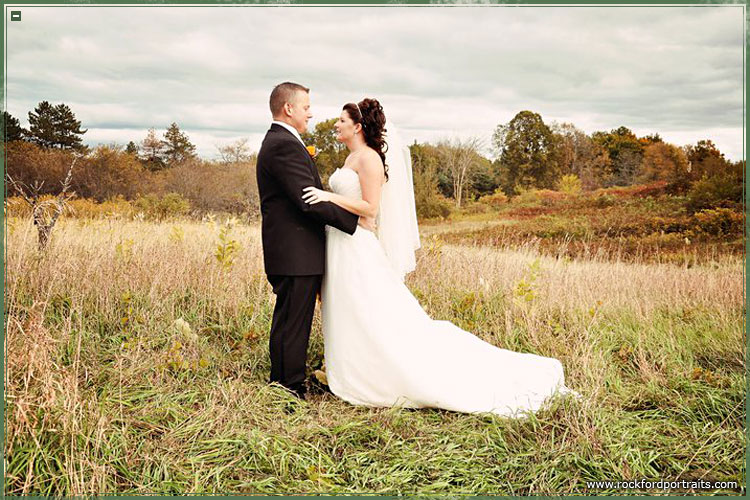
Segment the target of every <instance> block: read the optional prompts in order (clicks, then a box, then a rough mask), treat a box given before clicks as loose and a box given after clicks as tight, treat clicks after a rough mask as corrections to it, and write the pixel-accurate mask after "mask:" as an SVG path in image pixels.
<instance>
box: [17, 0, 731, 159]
mask: <svg viewBox="0 0 750 500" xmlns="http://www.w3.org/2000/svg"><path fill="white" fill-rule="evenodd" d="M14 10H15V9H14ZM20 10H21V11H22V21H20V22H10V20H9V19H10V14H9V12H7V11H6V16H7V17H8V20H7V22H6V26H7V47H6V50H7V54H6V62H7V80H6V83H7V95H6V106H7V110H8V111H9V112H10V113H11V114H12V115H13V116H15V117H16V118H18V119H19V120H20V121H21V123H22V125H24V126H27V125H28V117H27V113H28V112H29V111H30V110H32V109H33V108H34V107H35V106H36V105H37V103H39V102H40V101H42V100H47V101H50V102H51V103H53V104H56V103H59V102H64V103H66V104H67V105H69V106H70V107H71V109H72V110H73V112H74V113H75V114H76V116H77V118H78V119H79V120H81V121H82V122H83V123H82V124H83V127H84V128H88V132H87V133H86V134H85V135H84V138H85V141H86V142H87V143H88V144H90V145H95V144H98V143H110V142H118V143H121V144H125V143H127V142H128V141H130V140H132V141H135V142H139V141H141V140H142V139H143V138H144V137H145V136H146V131H147V129H148V128H150V127H154V128H155V129H156V130H157V132H158V133H159V134H160V135H161V134H163V133H164V131H165V129H166V127H167V126H168V125H169V124H170V123H172V122H177V124H178V125H179V126H180V128H181V129H182V130H184V131H185V132H186V133H187V134H188V136H189V137H190V139H191V140H192V142H193V143H195V144H196V145H197V146H198V152H199V154H200V155H201V156H204V157H207V158H211V157H215V156H216V155H217V150H216V146H217V145H224V144H227V143H230V142H232V141H234V140H236V139H238V138H241V137H247V138H249V139H250V144H251V146H252V148H253V149H254V150H257V149H258V148H259V147H260V142H261V140H262V137H263V135H264V134H265V131H266V130H267V129H268V125H269V123H270V119H271V118H270V112H269V110H268V95H269V93H270V91H271V89H272V88H273V86H274V85H275V84H276V83H279V82H282V81H285V80H291V81H296V82H299V83H302V84H303V85H306V86H309V87H311V88H312V92H311V100H312V110H313V114H314V118H313V120H312V124H311V126H312V125H314V123H316V122H318V121H322V120H325V119H328V118H333V117H336V116H338V115H339V113H340V110H341V106H342V105H343V104H344V103H346V102H349V101H354V100H359V99H362V98H363V97H375V98H377V99H379V100H380V101H381V103H382V104H383V106H384V108H385V112H386V116H387V117H388V118H389V119H392V120H394V122H395V123H396V124H397V125H398V127H399V129H400V131H401V133H402V135H403V136H404V140H405V142H409V143H410V142H412V141H413V140H415V139H416V140H418V141H420V142H422V141H430V142H435V141H437V140H439V139H441V138H447V137H451V136H462V137H465V136H469V135H478V136H480V137H482V138H484V139H485V140H486V141H487V142H489V139H490V137H491V135H492V132H493V130H494V129H495V127H496V126H497V125H498V124H500V123H507V122H508V121H510V120H511V119H512V118H513V116H514V115H515V114H516V113H518V112H519V111H521V110H526V109H528V110H532V111H535V112H537V113H540V114H541V116H542V118H543V119H544V121H545V122H546V123H550V122H552V121H558V122H572V123H573V124H575V125H576V126H578V127H579V128H581V129H583V130H584V131H586V132H587V133H591V132H594V131H596V130H610V129H613V128H617V127H619V126H621V125H624V126H627V127H629V128H631V129H632V130H634V131H635V132H636V133H637V134H638V135H646V134H650V133H659V134H660V135H661V136H662V137H663V138H664V139H665V140H667V141H669V142H672V143H675V144H678V145H683V144H688V143H694V142H696V141H698V140H699V139H704V138H710V139H712V140H713V141H714V142H715V143H716V144H717V145H718V146H719V148H720V149H721V151H723V152H724V153H725V154H726V155H727V157H728V158H731V159H734V160H737V159H741V158H742V154H743V152H742V119H743V117H742V113H743V50H742V49H743V43H744V40H743V37H744V32H743V30H744V19H743V10H742V6H740V5H731V6H727V5H724V6H691V7H670V6H667V7H614V6H612V7H608V6H601V7H531V6H524V7H518V6H430V7H405V6H390V7H385V6H384V7H290V6H202V7H175V6H148V7H95V6H59V7H23V8H21V9H20Z"/></svg>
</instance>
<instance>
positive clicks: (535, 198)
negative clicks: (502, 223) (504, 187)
mask: <svg viewBox="0 0 750 500" xmlns="http://www.w3.org/2000/svg"><path fill="white" fill-rule="evenodd" d="M516 192H517V193H518V194H517V195H516V196H515V197H513V204H516V205H538V204H539V203H540V202H541V201H542V198H541V196H539V192H538V191H537V190H536V189H524V188H521V187H518V188H516Z"/></svg>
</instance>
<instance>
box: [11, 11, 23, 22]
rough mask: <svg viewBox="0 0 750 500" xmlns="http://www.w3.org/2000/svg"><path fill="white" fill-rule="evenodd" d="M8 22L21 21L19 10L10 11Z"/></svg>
mask: <svg viewBox="0 0 750 500" xmlns="http://www.w3.org/2000/svg"><path fill="white" fill-rule="evenodd" d="M10 20H11V21H20V20H21V11H20V10H11V11H10Z"/></svg>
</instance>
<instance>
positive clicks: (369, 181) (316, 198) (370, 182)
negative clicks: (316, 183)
mask: <svg viewBox="0 0 750 500" xmlns="http://www.w3.org/2000/svg"><path fill="white" fill-rule="evenodd" d="M357 174H358V175H359V185H360V187H361V188H362V199H361V200H358V199H354V198H349V197H348V196H342V195H340V194H337V193H331V192H329V191H321V190H320V189H317V188H315V187H307V188H305V189H304V190H303V191H305V192H306V193H305V194H304V195H303V196H302V199H303V200H305V202H306V203H309V204H315V203H319V202H321V201H330V202H331V203H334V204H336V205H338V206H340V207H341V208H343V209H344V210H347V211H349V212H352V213H354V214H357V215H359V216H360V217H366V218H374V217H376V216H377V215H378V210H379V209H380V191H381V189H382V184H383V175H384V174H383V163H382V162H381V161H380V156H378V155H377V153H374V154H373V155H368V157H367V158H365V159H363V161H362V164H361V165H360V167H359V172H357Z"/></svg>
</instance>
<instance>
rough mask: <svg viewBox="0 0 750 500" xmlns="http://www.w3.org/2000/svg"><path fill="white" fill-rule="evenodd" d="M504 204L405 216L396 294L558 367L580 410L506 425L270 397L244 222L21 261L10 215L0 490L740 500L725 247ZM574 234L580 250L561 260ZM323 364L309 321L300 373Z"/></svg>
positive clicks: (56, 240) (91, 241)
mask: <svg viewBox="0 0 750 500" xmlns="http://www.w3.org/2000/svg"><path fill="white" fill-rule="evenodd" d="M634 203H639V202H634ZM657 205H658V204H657ZM515 208H516V209H517V208H518V207H515ZM513 209H514V208H508V209H507V210H505V209H503V210H498V211H497V212H492V213H490V212H484V213H477V214H473V215H472V214H464V215H462V216H459V217H456V219H458V220H457V221H456V222H457V223H458V224H455V225H452V224H449V223H446V222H442V223H439V222H437V221H434V222H428V223H425V224H423V225H422V231H423V239H422V243H423V246H422V249H421V250H420V251H419V252H418V267H417V270H416V271H415V272H414V273H412V274H411V275H410V276H409V277H408V280H407V285H408V286H409V287H410V289H411V290H412V291H413V293H414V294H415V295H416V297H417V298H418V299H419V301H420V303H421V304H422V305H423V307H424V308H425V309H426V310H427V311H428V312H429V313H430V314H431V315H432V317H434V318H435V319H446V320H450V321H453V322H455V323H456V324H458V325H459V326H461V327H462V328H465V329H467V330H470V331H472V332H474V333H475V334H476V335H478V336H479V337H481V338H483V339H484V340H486V341H488V342H491V343H493V344H494V345H497V346H500V347H503V348H508V349H513V350H518V351H524V352H534V353H538V354H542V355H545V356H552V357H556V358H559V359H560V360H561V361H562V363H563V365H564V366H565V370H566V376H567V379H568V383H569V385H570V386H571V387H573V388H574V389H576V390H577V391H579V392H580V393H581V394H583V396H584V397H583V400H582V401H580V402H574V401H569V402H565V403H555V404H553V405H552V406H550V407H549V408H547V409H545V410H543V411H541V412H540V413H539V414H538V415H537V416H536V417H532V418H529V419H526V420H520V421H519V420H507V419H503V418H499V417H494V416H487V415H464V414H457V413H452V412H447V411H441V410H416V411H415V410H402V409H369V408H361V407H354V406H351V405H349V404H347V403H345V402H343V401H340V400H338V399H337V398H335V397H334V396H332V395H330V394H327V393H318V394H314V395H313V396H312V397H311V398H310V400H309V401H308V402H306V403H297V402H296V401H295V400H292V399H290V398H289V396H288V395H287V394H286V393H285V392H283V391H281V390H279V389H277V388H274V387H270V386H268V385H267V384H266V383H265V380H266V378H267V376H268V371H269V361H268V346H267V340H268V330H269V326H270V319H271V313H272V310H273V295H272V294H271V290H270V287H269V285H268V284H267V282H266V280H265V276H264V275H263V273H262V260H261V250H260V243H259V230H258V227H257V225H245V224H234V225H226V226H224V229H223V233H222V224H221V223H213V222H194V221H186V220H175V221H171V222H161V223H156V222H148V221H137V220H136V221H129V220H107V219H101V220H91V219H86V218H81V219H62V220H61V221H60V223H58V227H57V228H55V233H54V235H53V240H52V244H51V247H50V248H49V249H48V251H47V252H46V254H44V255H38V254H37V252H36V242H35V237H36V235H35V229H34V228H33V226H31V224H30V221H29V220H28V219H26V218H11V219H9V220H8V222H7V233H6V234H7V249H6V263H5V264H6V275H5V308H6V315H5V318H4V320H5V325H4V326H5V331H6V334H5V352H6V380H5V383H6V434H5V435H6V438H5V443H4V446H5V459H6V463H5V465H6V476H5V484H4V487H5V493H6V494H9V495H18V494H37V495H97V494H147V493H156V494H183V493H235V494H242V493H387V494H399V493H400V494H417V493H422V494H460V493H472V494H484V495H495V494H496V495H567V494H595V493H624V491H622V490H614V489H609V490H608V489H603V490H596V491H592V490H590V489H587V487H586V481H596V480H628V479H653V480H658V479H665V480H666V479H669V480H676V479H686V480H698V479H703V480H705V481H736V482H737V483H738V484H739V485H741V487H742V488H743V491H744V482H745V473H746V471H745V448H746V438H745V410H746V408H745V396H746V382H745V363H746V355H745V337H744V317H745V303H744V296H743V284H744V256H743V255H742V254H741V252H738V251H737V250H738V248H739V245H738V243H737V242H736V241H734V239H736V238H734V237H731V238H734V239H731V238H724V239H725V240H727V241H729V243H727V244H723V243H722V242H721V241H722V236H720V235H715V236H713V237H712V238H711V237H708V236H706V237H703V239H701V237H694V238H693V241H691V243H690V244H687V243H684V241H683V243H681V244H682V245H683V246H682V247H680V246H679V245H678V244H677V243H674V246H669V245H665V246H664V248H667V247H668V248H670V250H669V252H666V253H668V254H669V255H680V257H670V258H668V259H660V258H656V257H655V256H656V255H658V254H656V253H654V252H652V251H644V252H642V253H641V254H640V257H636V256H633V255H630V254H628V253H627V252H628V251H629V250H630V247H629V246H627V245H625V244H623V243H615V242H614V239H611V240H607V239H606V238H605V237H603V236H602V234H601V233H597V231H599V229H598V228H600V227H602V226H601V225H600V224H599V222H596V221H595V220H594V219H591V220H589V222H588V225H586V228H587V231H588V232H584V233H581V234H582V235H583V236H581V239H580V240H578V239H576V238H578V236H568V237H567V239H566V237H565V236H564V233H565V232H564V231H563V233H559V234H558V233H552V232H551V233H550V234H549V235H548V236H543V235H541V234H537V235H536V236H535V237H528V235H529V234H531V232H533V231H544V230H547V229H549V228H551V227H553V226H554V225H556V224H557V225H558V226H560V227H571V228H573V227H578V226H579V225H580V224H581V223H582V221H583V219H576V218H575V217H577V216H576V215H575V213H574V211H575V210H577V209H573V208H570V210H571V211H570V212H567V214H568V215H563V214H564V212H561V211H557V212H556V213H557V215H553V217H556V218H557V219H554V220H550V219H549V218H548V219H546V220H545V219H542V220H541V221H539V220H537V219H534V218H526V219H524V218H523V215H522V213H519V212H515V213H512V210H513ZM560 210H562V209H560ZM581 210H583V209H581ZM638 210H639V209H637V207H633V212H632V214H635V213H636V211H638ZM659 210H660V208H659V207H658V206H656V207H655V208H654V212H653V213H652V214H651V215H649V216H648V217H649V218H650V219H649V220H653V218H658V217H665V215H663V214H661V213H660V212H659ZM638 213H641V214H642V211H641V212H638ZM591 214H593V215H592V217H594V216H601V215H602V212H591ZM632 214H631V215H632ZM547 215H550V214H547ZM579 216H580V214H579ZM641 216H642V217H645V216H643V215H641ZM581 217H583V216H581ZM612 217H613V220H614V217H616V216H615V215H612ZM617 217H620V216H617ZM627 217H630V215H628V214H627V213H625V215H622V216H621V219H620V220H621V221H622V220H625V218H627ZM679 217H683V216H679ZM683 219H685V220H688V219H689V216H687V215H685V216H684V217H683ZM597 220H598V219H597ZM506 221H510V222H506ZM639 221H641V222H642V221H643V219H637V220H633V221H632V222H633V227H635V226H637V225H638V224H637V223H638V222H639ZM461 224H463V226H462V225H461ZM640 227H643V225H642V224H640ZM690 227H692V226H690ZM510 228H518V231H519V232H517V233H516V232H513V233H509V232H507V231H510ZM545 228H546V229H545ZM688 229H690V228H689V227H687V226H686V229H685V230H688ZM504 230H505V231H506V232H505V233H504V232H503V231H504ZM514 231H515V229H514ZM220 234H223V239H220ZM524 234H525V235H527V236H526V237H525V236H523V235H524ZM535 234H536V233H535ZM648 234H653V233H648ZM666 234H670V233H666V232H665V235H666ZM586 235H589V236H586ZM658 235H659V237H662V235H661V233H660V232H658ZM587 237H588V238H589V240H587V239H586V238H587ZM635 237H637V238H638V239H640V240H644V239H647V236H644V233H638V234H637V235H636V236H635ZM681 237H683V236H681ZM523 238H526V240H524V239H523ZM623 238H626V239H627V236H626V235H623ZM657 239H658V238H657ZM566 241H567V242H568V243H567V246H564V245H565V244H566V243H565V242H566ZM574 241H575V242H578V241H580V242H581V243H580V244H581V245H583V244H584V243H585V244H589V245H592V244H593V243H592V242H595V244H594V247H591V249H592V251H590V252H588V254H587V253H586V252H583V251H579V250H575V251H570V250H566V249H571V248H575V249H578V248H579V247H577V246H575V245H574V244H573V242H574ZM232 242H234V243H232ZM700 242H703V244H704V247H705V248H709V247H710V246H711V245H714V250H711V251H705V252H704V251H703V250H700V249H697V250H696V246H697V245H700V244H701V243H700ZM657 243H660V244H661V243H663V242H661V241H660V242H657ZM578 244H579V243H576V245H578ZM618 244H619V245H620V248H621V252H620V254H618V253H617V252H614V251H613V250H614V249H616V248H617V245H618ZM561 245H562V246H561ZM596 245H598V246H596ZM610 245H613V246H610ZM691 245H692V246H691ZM580 248H583V247H580ZM597 248H601V249H603V250H602V251H601V252H598V253H597V252H596V251H593V250H595V249H597ZM677 248H679V251H677V250H675V249H677ZM712 252H713V253H712ZM664 254H665V252H662V254H661V255H664ZM618 255H619V257H618ZM691 255H694V257H690V256H691ZM712 255H713V257H712ZM686 256H687V257H686ZM363 264H364V263H363ZM180 319H181V320H182V321H178V320H180ZM322 355H323V343H322V338H321V334H320V321H319V316H317V313H316V319H315V323H314V330H313V335H312V341H311V347H310V353H309V358H310V363H311V366H317V365H318V364H319V363H320V362H321V361H322ZM456 355H457V356H460V353H456ZM451 369H452V367H451V366H446V367H445V370H447V371H450V370H451ZM498 383H502V381H498ZM290 406H294V407H296V411H291V412H290V411H288V408H289V407H290ZM679 492H683V493H684V492H689V493H697V494H708V493H712V492H714V493H716V492H717V491H700V490H698V491H689V490H686V491H679ZM720 492H722V493H735V494H736V493H739V492H740V490H739V489H723V490H721V491H720ZM652 493H658V492H652ZM672 493H678V491H672Z"/></svg>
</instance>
